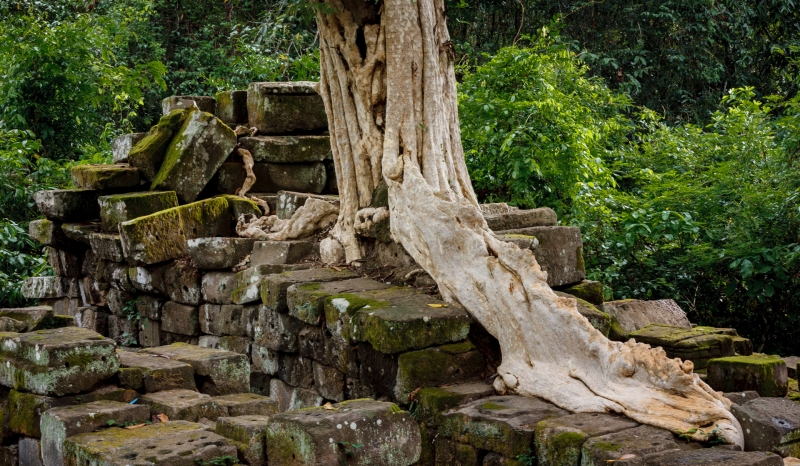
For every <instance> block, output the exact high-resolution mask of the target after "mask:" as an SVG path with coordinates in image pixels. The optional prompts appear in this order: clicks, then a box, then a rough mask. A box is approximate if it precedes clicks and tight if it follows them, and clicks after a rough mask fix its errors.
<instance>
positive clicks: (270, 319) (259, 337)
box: [254, 306, 304, 353]
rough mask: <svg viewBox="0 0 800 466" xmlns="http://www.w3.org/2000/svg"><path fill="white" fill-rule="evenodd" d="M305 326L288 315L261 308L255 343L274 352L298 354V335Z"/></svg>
mask: <svg viewBox="0 0 800 466" xmlns="http://www.w3.org/2000/svg"><path fill="white" fill-rule="evenodd" d="M303 325H304V324H303V323H302V322H300V321H299V320H297V319H295V318H294V317H292V316H290V315H288V314H281V313H279V312H277V311H274V310H272V309H270V308H268V307H266V306H261V307H260V308H259V311H258V320H257V321H256V325H255V328H254V342H255V343H256V344H257V345H259V346H263V347H265V348H268V349H271V350H273V351H283V352H286V353H296V352H297V351H298V349H299V345H298V334H299V333H300V330H302V329H303Z"/></svg>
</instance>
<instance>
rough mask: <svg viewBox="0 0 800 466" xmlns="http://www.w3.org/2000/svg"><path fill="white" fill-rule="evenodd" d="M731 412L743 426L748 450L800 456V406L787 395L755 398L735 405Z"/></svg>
mask: <svg viewBox="0 0 800 466" xmlns="http://www.w3.org/2000/svg"><path fill="white" fill-rule="evenodd" d="M731 412H732V413H733V415H734V416H735V417H736V419H737V420H738V421H739V423H740V424H741V425H742V431H743V432H744V448H745V450H746V451H771V452H775V453H778V454H779V455H781V456H793V457H798V456H800V405H799V404H797V403H795V402H794V401H791V400H788V399H786V398H756V399H753V400H750V401H748V402H746V403H743V404H735V405H733V406H732V407H731Z"/></svg>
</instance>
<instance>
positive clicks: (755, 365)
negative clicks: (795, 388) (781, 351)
mask: <svg viewBox="0 0 800 466" xmlns="http://www.w3.org/2000/svg"><path fill="white" fill-rule="evenodd" d="M706 382H707V383H708V384H709V385H710V386H711V387H712V388H713V389H714V390H718V391H722V392H743V391H746V390H755V391H757V392H758V394H759V395H761V396H768V397H784V396H786V393H787V392H788V388H789V386H788V383H789V381H788V374H787V370H786V363H785V362H783V359H781V357H780V356H768V355H765V354H754V355H751V356H731V357H727V358H718V359H712V360H710V361H709V362H708V378H707V379H706Z"/></svg>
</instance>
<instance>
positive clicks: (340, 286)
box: [286, 278, 391, 325]
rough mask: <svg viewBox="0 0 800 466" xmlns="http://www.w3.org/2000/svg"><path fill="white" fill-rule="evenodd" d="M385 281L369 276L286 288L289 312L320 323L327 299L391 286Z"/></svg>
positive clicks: (310, 322) (302, 318) (305, 320)
mask: <svg viewBox="0 0 800 466" xmlns="http://www.w3.org/2000/svg"><path fill="white" fill-rule="evenodd" d="M390 287H391V286H390V285H387V284H385V283H383V282H379V281H375V280H371V279H368V278H354V279H351V280H342V281H336V282H327V283H314V282H312V283H302V284H295V285H292V286H290V287H289V288H288V289H287V290H286V304H287V307H288V308H289V314H290V315H291V316H293V317H296V318H298V319H300V320H302V321H303V322H306V323H308V324H312V325H318V324H319V323H320V321H321V319H322V318H323V317H324V316H325V299H326V298H328V297H329V296H333V295H338V294H356V295H357V294H359V293H361V292H364V291H372V290H384V289H387V288H390Z"/></svg>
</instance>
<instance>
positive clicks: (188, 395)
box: [141, 389, 226, 422]
mask: <svg viewBox="0 0 800 466" xmlns="http://www.w3.org/2000/svg"><path fill="white" fill-rule="evenodd" d="M141 402H142V403H143V404H146V405H149V407H150V414H151V415H153V416H155V415H157V414H161V413H163V414H166V415H167V417H168V418H169V419H170V420H174V421H190V422H197V421H199V420H200V419H202V418H206V419H209V420H211V421H215V420H217V418H218V417H221V416H225V415H226V410H225V408H223V407H222V406H220V405H219V403H217V402H216V401H215V400H214V398H212V397H211V396H209V395H205V394H202V393H198V392H196V391H194V390H184V389H174V390H162V391H160V392H155V393H148V394H146V395H142V397H141Z"/></svg>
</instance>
